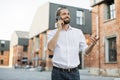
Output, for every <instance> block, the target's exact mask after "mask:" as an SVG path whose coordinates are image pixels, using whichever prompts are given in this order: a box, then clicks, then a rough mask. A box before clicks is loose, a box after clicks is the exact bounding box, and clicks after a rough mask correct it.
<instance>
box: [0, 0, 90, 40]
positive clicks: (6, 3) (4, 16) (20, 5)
mask: <svg viewBox="0 0 120 80" xmlns="http://www.w3.org/2000/svg"><path fill="white" fill-rule="evenodd" d="M48 1H49V2H54V3H60V4H66V5H70V6H75V7H80V8H86V9H91V7H90V0H0V39H1V40H10V39H11V35H12V33H13V32H14V31H16V30H17V31H29V29H30V26H31V24H32V20H33V18H34V16H35V12H36V10H37V8H38V7H39V6H40V5H42V4H44V3H46V2H48Z"/></svg>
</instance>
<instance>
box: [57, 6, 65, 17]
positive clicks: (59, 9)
mask: <svg viewBox="0 0 120 80" xmlns="http://www.w3.org/2000/svg"><path fill="white" fill-rule="evenodd" d="M63 9H67V8H66V7H60V8H58V9H57V11H56V16H60V11H61V10H63Z"/></svg>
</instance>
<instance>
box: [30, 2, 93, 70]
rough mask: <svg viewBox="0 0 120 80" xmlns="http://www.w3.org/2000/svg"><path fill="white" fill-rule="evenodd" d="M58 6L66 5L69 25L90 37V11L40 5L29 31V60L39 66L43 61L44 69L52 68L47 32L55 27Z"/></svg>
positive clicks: (53, 4) (49, 4)
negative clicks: (69, 18)
mask: <svg viewBox="0 0 120 80" xmlns="http://www.w3.org/2000/svg"><path fill="white" fill-rule="evenodd" d="M60 7H66V8H68V9H69V10H70V15H71V23H70V25H71V26H73V27H75V28H78V29H82V31H83V33H84V34H85V35H86V38H88V37H90V35H91V33H92V32H91V13H90V11H89V10H87V9H83V8H77V7H72V6H67V5H61V4H56V3H46V4H44V5H42V6H40V7H39V8H38V10H37V12H36V15H35V17H34V20H33V23H32V26H31V28H30V32H29V37H30V40H29V52H28V53H29V60H31V61H32V62H33V63H34V66H35V67H37V66H40V65H41V63H42V62H43V63H45V69H46V70H50V69H51V68H52V63H51V60H52V58H51V57H50V56H49V55H48V51H47V32H48V31H50V30H53V29H55V22H56V16H55V15H56V10H57V9H58V8H60ZM82 61H83V62H84V60H83V58H82V56H81V63H82ZM82 65H83V64H81V67H82Z"/></svg>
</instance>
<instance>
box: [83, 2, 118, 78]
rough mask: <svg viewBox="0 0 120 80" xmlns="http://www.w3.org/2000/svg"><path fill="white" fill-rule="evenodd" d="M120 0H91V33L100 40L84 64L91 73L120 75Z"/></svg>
mask: <svg viewBox="0 0 120 80" xmlns="http://www.w3.org/2000/svg"><path fill="white" fill-rule="evenodd" d="M119 4H120V1H119V0H91V5H92V33H96V34H97V35H98V36H99V37H100V40H99V41H98V43H97V44H96V47H94V49H93V51H92V52H91V54H90V55H88V56H87V57H86V61H88V62H87V63H86V64H85V66H86V67H88V68H89V69H90V72H91V73H92V74H96V75H105V76H120V60H119V58H120V10H119V9H120V7H119Z"/></svg>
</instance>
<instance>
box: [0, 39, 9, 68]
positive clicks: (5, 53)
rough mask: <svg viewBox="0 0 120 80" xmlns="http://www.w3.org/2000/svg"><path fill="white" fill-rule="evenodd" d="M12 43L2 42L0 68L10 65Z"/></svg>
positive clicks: (0, 42)
mask: <svg viewBox="0 0 120 80" xmlns="http://www.w3.org/2000/svg"><path fill="white" fill-rule="evenodd" d="M9 45H10V41H8V40H0V66H8V65H9V54H10V49H9Z"/></svg>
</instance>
